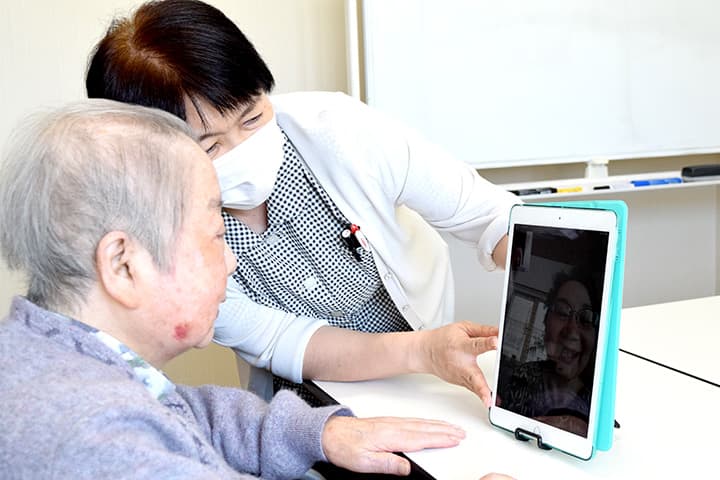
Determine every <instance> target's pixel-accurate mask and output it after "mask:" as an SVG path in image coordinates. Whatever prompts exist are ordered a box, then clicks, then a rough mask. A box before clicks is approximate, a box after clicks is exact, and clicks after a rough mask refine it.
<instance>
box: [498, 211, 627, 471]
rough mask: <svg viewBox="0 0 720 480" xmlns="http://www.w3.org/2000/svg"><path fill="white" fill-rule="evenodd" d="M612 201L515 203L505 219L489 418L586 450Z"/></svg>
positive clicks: (604, 314)
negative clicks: (594, 204)
mask: <svg viewBox="0 0 720 480" xmlns="http://www.w3.org/2000/svg"><path fill="white" fill-rule="evenodd" d="M617 231H618V225H617V216H616V215H615V213H614V212H613V211H610V210H593V209H584V208H560V207H554V206H535V205H519V206H516V207H514V208H513V210H512V214H511V218H510V229H509V243H508V252H509V254H508V261H507V264H506V271H505V284H504V291H503V301H502V310H501V319H500V333H499V342H498V353H497V362H496V365H495V383H494V385H493V398H492V406H491V408H490V414H489V415H490V422H491V423H492V424H493V425H495V426H498V427H500V428H503V429H505V430H509V431H510V432H513V433H514V434H515V436H516V438H519V439H532V438H534V439H535V440H537V442H538V446H541V447H543V448H556V449H558V450H562V451H564V452H566V453H569V454H571V455H574V456H576V457H578V458H582V459H589V458H590V457H591V456H592V454H593V443H594V438H595V429H596V428H597V421H598V411H599V408H600V399H599V394H600V390H601V389H600V388H599V386H600V385H601V383H602V378H600V375H601V373H602V370H603V369H602V368H601V367H602V365H603V363H602V362H603V361H604V358H603V357H604V353H605V348H604V346H605V342H606V338H605V337H606V335H607V328H606V322H607V321H608V303H609V296H610V292H611V290H612V289H611V286H610V282H611V278H612V271H613V266H614V260H615V248H616V244H617Z"/></svg>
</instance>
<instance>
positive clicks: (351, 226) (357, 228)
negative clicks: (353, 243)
mask: <svg viewBox="0 0 720 480" xmlns="http://www.w3.org/2000/svg"><path fill="white" fill-rule="evenodd" d="M358 230H360V227H358V226H357V225H355V224H354V223H353V224H351V225H350V233H355V232H357V231H358Z"/></svg>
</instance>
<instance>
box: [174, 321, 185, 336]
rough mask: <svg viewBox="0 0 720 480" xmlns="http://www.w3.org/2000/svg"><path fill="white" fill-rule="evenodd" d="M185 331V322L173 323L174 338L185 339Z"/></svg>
mask: <svg viewBox="0 0 720 480" xmlns="http://www.w3.org/2000/svg"><path fill="white" fill-rule="evenodd" d="M187 331H188V327H187V324H185V323H181V324H180V325H175V339H176V340H185V337H187Z"/></svg>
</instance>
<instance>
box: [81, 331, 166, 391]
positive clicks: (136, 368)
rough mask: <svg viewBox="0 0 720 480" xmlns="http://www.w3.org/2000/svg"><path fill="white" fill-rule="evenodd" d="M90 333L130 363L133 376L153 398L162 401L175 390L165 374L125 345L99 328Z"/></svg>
mask: <svg viewBox="0 0 720 480" xmlns="http://www.w3.org/2000/svg"><path fill="white" fill-rule="evenodd" d="M91 333H92V335H94V336H95V337H96V338H97V339H98V340H100V341H101V342H102V343H104V344H105V345H106V346H107V347H108V348H110V349H111V350H112V351H113V352H115V353H117V354H118V355H120V357H121V358H122V359H123V360H125V361H126V362H127V363H128V365H130V368H132V370H133V372H134V373H135V376H136V377H137V378H138V380H140V381H141V382H142V383H143V385H145V388H147V389H148V391H149V392H150V394H151V395H152V396H153V398H155V399H156V400H160V401H162V400H163V399H165V398H166V397H167V396H168V395H170V394H171V393H172V392H174V391H175V384H173V383H172V382H171V381H170V380H169V379H168V378H167V377H166V376H165V374H163V373H162V372H161V371H160V370H158V369H156V368H155V367H153V366H152V365H150V364H149V363H147V362H146V361H145V360H143V359H142V358H141V357H140V355H138V354H137V353H135V352H133V351H132V350H131V349H130V348H129V347H128V346H127V345H125V344H124V343H122V342H120V341H118V340H117V339H116V338H114V337H113V336H111V335H108V334H107V333H105V332H101V331H100V330H94V331H92V332H91Z"/></svg>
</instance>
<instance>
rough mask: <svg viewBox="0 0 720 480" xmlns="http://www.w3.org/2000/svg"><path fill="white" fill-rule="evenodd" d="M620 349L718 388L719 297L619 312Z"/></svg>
mask: <svg viewBox="0 0 720 480" xmlns="http://www.w3.org/2000/svg"><path fill="white" fill-rule="evenodd" d="M620 348H621V349H622V350H625V351H627V352H629V353H632V354H635V355H639V356H641V357H644V358H646V359H648V360H651V361H654V362H657V363H660V364H662V365H666V366H668V367H670V368H674V369H676V370H679V371H681V372H684V373H687V374H689V375H693V376H695V377H698V378H700V379H703V380H706V381H708V382H712V383H714V384H715V385H718V386H720V296H717V297H706V298H698V299H693V300H683V301H679V302H671V303H662V304H657V305H648V306H643V307H635V308H626V309H623V311H622V318H621V321H620ZM719 476H720V475H719Z"/></svg>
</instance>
